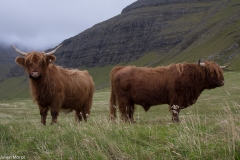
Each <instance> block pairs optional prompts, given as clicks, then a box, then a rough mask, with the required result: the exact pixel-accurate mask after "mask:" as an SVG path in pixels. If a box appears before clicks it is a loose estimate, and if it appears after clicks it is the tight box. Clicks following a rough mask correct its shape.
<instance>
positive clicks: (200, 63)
mask: <svg viewBox="0 0 240 160" xmlns="http://www.w3.org/2000/svg"><path fill="white" fill-rule="evenodd" d="M198 65H199V66H202V67H204V66H205V63H204V62H201V58H199V60H198Z"/></svg>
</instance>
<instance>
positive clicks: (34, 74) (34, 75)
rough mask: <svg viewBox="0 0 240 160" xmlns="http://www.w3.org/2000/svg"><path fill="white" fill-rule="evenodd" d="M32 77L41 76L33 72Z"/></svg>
mask: <svg viewBox="0 0 240 160" xmlns="http://www.w3.org/2000/svg"><path fill="white" fill-rule="evenodd" d="M31 75H32V76H33V77H38V76H39V72H32V73H31Z"/></svg>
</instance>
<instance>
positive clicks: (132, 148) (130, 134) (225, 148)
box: [0, 72, 240, 160]
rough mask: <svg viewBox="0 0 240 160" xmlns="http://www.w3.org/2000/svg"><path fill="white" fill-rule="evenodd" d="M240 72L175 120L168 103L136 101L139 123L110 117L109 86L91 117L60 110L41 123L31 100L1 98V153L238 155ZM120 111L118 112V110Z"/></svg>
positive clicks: (47, 156)
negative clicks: (78, 119)
mask: <svg viewBox="0 0 240 160" xmlns="http://www.w3.org/2000/svg"><path fill="white" fill-rule="evenodd" d="M239 79H240V74H239V73H237V72H228V73H226V74H225V81H226V83H225V85H224V86H223V87H220V88H217V89H214V90H206V91H204V92H203V93H202V94H201V96H200V98H199V99H198V101H197V103H196V104H194V105H193V106H191V107H189V108H186V109H183V110H181V113H180V120H181V122H180V123H179V124H174V123H172V122H171V115H170V113H169V111H168V106H166V105H161V106H154V107H152V108H151V109H150V110H149V111H148V112H145V111H144V110H143V109H142V107H140V106H137V109H136V111H135V114H134V118H135V120H136V123H135V124H128V123H127V124H125V123H122V122H121V121H120V120H119V119H118V120H117V121H116V123H111V122H109V121H108V114H109V111H108V105H109V95H110V92H109V90H108V89H105V90H99V91H97V92H96V93H95V94H94V100H93V107H92V110H91V116H90V118H89V119H88V123H81V124H77V123H76V122H75V120H74V114H73V113H69V114H63V113H61V114H60V117H59V120H58V123H57V124H56V125H53V126H52V125H50V120H51V118H50V116H49V115H48V119H47V126H42V125H41V124H40V115H39V111H38V107H37V105H36V104H34V103H32V101H31V100H28V99H25V100H16V99H15V100H8V101H6V100H5V101H0V136H1V141H0V143H1V147H0V153H1V154H3V155H5V156H12V155H14V156H24V157H25V159H219V160H221V159H240V154H239V150H240V123H239V118H240V116H239V113H240V110H239V105H240V98H239V94H238V93H239V92H240V82H239ZM118 115H119V114H118Z"/></svg>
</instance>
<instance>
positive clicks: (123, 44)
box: [57, 0, 239, 67]
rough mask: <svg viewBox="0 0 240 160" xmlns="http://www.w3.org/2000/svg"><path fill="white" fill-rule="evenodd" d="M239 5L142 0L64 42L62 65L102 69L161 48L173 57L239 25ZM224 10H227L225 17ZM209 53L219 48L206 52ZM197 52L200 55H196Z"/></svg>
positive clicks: (163, 53) (60, 55) (161, 53)
mask: <svg viewBox="0 0 240 160" xmlns="http://www.w3.org/2000/svg"><path fill="white" fill-rule="evenodd" d="M238 3H239V2H237V1H228V0H221V1H219V0H218V1H217V0H210V1H197V0H190V1H189V0H188V1H186V0H168V1H167V0H154V1H148V0H139V1H137V2H135V3H133V4H132V5H130V6H128V7H126V8H125V9H123V12H122V13H121V14H120V15H118V16H116V17H114V18H112V19H109V20H107V21H104V22H102V23H99V24H96V25H95V26H93V27H92V28H89V29H87V30H86V31H84V32H82V33H80V34H78V35H76V36H74V37H72V38H69V39H67V40H65V41H63V43H62V44H63V46H62V47H61V48H60V49H59V51H58V53H57V57H58V63H59V64H60V65H63V66H69V67H83V66H84V67H96V66H101V67H102V66H106V65H115V64H118V63H123V62H124V63H126V62H131V61H133V60H136V59H138V58H140V57H142V56H143V55H146V54H147V53H149V52H156V53H157V54H159V56H160V57H166V55H167V59H169V56H170V57H171V58H172V57H174V56H176V55H179V54H180V53H182V52H183V51H185V50H187V49H189V47H191V46H192V45H194V44H195V45H199V43H202V42H203V41H206V40H210V39H211V38H212V37H214V36H216V35H218V34H220V33H222V31H223V30H224V29H227V28H229V27H231V26H232V25H234V24H236V25H237V23H238V17H239V6H238ZM224 10H226V12H227V13H225V12H224V13H223V14H222V15H221V12H223V11H224ZM219 14H220V15H219ZM236 27H237V26H236ZM235 32H236V33H237V32H238V31H235ZM208 34H210V35H208ZM235 39H236V40H238V39H239V38H235ZM231 45H233V43H227V44H226V45H224V46H221V47H222V48H221V50H220V51H219V52H222V51H224V50H226V49H227V48H229V47H230V46H231ZM216 48H218V47H216ZM205 54H208V55H211V54H214V52H207V53H204V55H202V56H205ZM192 55H194V58H196V56H195V53H192ZM197 58H199V56H198V55H197ZM165 60H166V58H164V61H165ZM189 60H190V59H189ZM191 60H192V59H191ZM160 62H161V61H160ZM173 62H174V61H173ZM161 63H162V62H161Z"/></svg>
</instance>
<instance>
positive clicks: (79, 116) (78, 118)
mask: <svg viewBox="0 0 240 160" xmlns="http://www.w3.org/2000/svg"><path fill="white" fill-rule="evenodd" d="M75 118H76V121H77V122H81V121H82V113H81V111H80V110H75Z"/></svg>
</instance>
